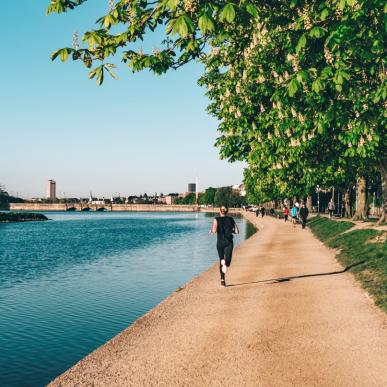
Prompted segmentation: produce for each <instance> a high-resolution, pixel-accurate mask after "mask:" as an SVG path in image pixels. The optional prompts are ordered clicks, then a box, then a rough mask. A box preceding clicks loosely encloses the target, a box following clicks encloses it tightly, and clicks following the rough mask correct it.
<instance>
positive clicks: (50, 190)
mask: <svg viewBox="0 0 387 387" xmlns="http://www.w3.org/2000/svg"><path fill="white" fill-rule="evenodd" d="M46 197H47V199H49V200H55V199H56V182H55V180H49V181H48V183H47V196H46Z"/></svg>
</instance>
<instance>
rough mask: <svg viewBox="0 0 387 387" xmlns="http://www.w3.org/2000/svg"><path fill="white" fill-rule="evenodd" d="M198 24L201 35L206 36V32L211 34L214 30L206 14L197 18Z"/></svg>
mask: <svg viewBox="0 0 387 387" xmlns="http://www.w3.org/2000/svg"><path fill="white" fill-rule="evenodd" d="M198 24H199V28H200V30H201V31H202V32H203V34H206V33H207V32H212V31H214V30H215V25H214V22H213V21H212V19H211V18H210V17H209V16H208V15H207V14H206V13H205V14H203V15H202V16H200V17H199V22H198Z"/></svg>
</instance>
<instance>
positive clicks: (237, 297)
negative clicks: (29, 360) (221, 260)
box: [51, 214, 387, 387]
mask: <svg viewBox="0 0 387 387" xmlns="http://www.w3.org/2000/svg"><path fill="white" fill-rule="evenodd" d="M247 216H248V217H249V218H250V219H251V221H253V222H257V219H256V218H255V216H253V215H252V214H247ZM258 222H259V226H260V227H261V229H260V231H259V232H258V233H256V234H255V235H254V236H253V237H251V238H250V239H248V240H247V241H245V242H244V243H243V244H241V245H240V246H239V247H238V248H237V249H236V251H235V255H234V261H233V265H232V267H231V269H230V270H229V272H228V273H227V282H228V286H227V288H221V287H220V283H219V278H218V277H219V273H218V267H215V266H214V267H212V268H210V269H209V270H208V271H206V272H205V273H203V274H202V275H200V276H199V277H197V278H196V279H194V280H193V281H191V282H190V283H188V284H187V285H186V286H185V287H184V289H183V290H181V291H179V292H175V293H174V294H172V295H171V296H169V297H168V298H167V299H166V300H164V301H163V302H162V303H161V304H159V305H158V306H157V307H156V308H154V309H153V310H151V311H150V312H149V313H148V314H146V315H145V316H144V317H142V318H141V319H139V320H137V321H136V322H135V323H134V324H133V325H132V326H130V327H129V328H128V329H126V330H125V331H123V332H122V333H121V334H119V335H118V336H116V337H115V338H113V339H112V340H111V341H109V342H108V343H106V344H105V345H104V346H102V347H100V348H99V349H97V350H96V351H95V352H93V353H91V354H90V355H89V356H88V357H86V358H85V359H83V360H82V361H81V362H79V363H78V364H76V365H75V366H74V367H73V368H72V369H70V370H68V371H67V372H66V373H64V374H63V375H61V376H60V377H58V378H57V379H55V380H54V381H53V382H52V384H51V385H52V386H168V387H171V386H190V387H191V386H200V387H202V386H222V387H225V386H236V387H239V386H276V387H277V386H324V387H327V386H329V387H331V386H351V387H355V386H359V387H360V386H362V387H371V386H380V387H382V386H387V366H386V364H387V317H386V315H384V314H383V313H382V312H381V311H379V309H377V308H376V307H375V306H374V305H373V303H372V301H371V300H370V299H369V298H368V297H367V296H366V294H365V292H364V291H363V290H362V289H361V288H360V286H359V285H358V284H357V283H355V281H354V279H353V278H352V276H351V274H350V273H335V274H329V275H328V274H325V275H324V273H332V272H340V271H341V270H342V267H341V266H340V265H339V264H338V263H337V262H336V260H335V259H334V253H333V252H332V251H330V250H328V249H327V248H326V247H325V246H323V244H322V243H321V242H319V241H318V240H316V239H315V238H314V237H313V235H312V233H311V232H310V230H301V228H299V227H297V228H296V229H293V228H292V227H291V226H290V224H285V223H284V222H283V221H280V220H276V219H273V218H270V217H265V218H264V219H262V218H259V219H258ZM309 274H313V276H309ZM315 274H319V275H315ZM320 274H321V275H320ZM299 276H301V278H297V277H299ZM289 277H291V278H289Z"/></svg>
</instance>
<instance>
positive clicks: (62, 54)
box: [59, 48, 69, 62]
mask: <svg viewBox="0 0 387 387" xmlns="http://www.w3.org/2000/svg"><path fill="white" fill-rule="evenodd" d="M59 51H60V53H59V55H60V60H61V61H62V62H66V60H67V58H68V57H69V52H68V50H67V48H62V49H61V50H59Z"/></svg>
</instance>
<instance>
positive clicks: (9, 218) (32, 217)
mask: <svg viewBox="0 0 387 387" xmlns="http://www.w3.org/2000/svg"><path fill="white" fill-rule="evenodd" d="M36 220H48V218H47V217H46V216H45V215H43V214H35V213H32V212H0V222H28V221H36Z"/></svg>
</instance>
